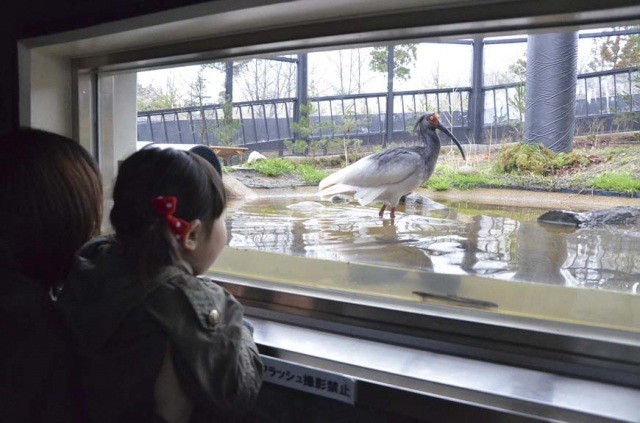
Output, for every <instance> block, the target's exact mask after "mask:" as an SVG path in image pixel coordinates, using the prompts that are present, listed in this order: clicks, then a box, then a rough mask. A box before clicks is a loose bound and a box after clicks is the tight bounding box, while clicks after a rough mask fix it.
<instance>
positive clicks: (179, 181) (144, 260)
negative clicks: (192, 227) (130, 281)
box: [111, 145, 226, 279]
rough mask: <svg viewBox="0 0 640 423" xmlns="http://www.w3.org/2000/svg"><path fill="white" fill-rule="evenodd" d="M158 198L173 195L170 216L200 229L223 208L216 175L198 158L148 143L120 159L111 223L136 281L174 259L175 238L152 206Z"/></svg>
mask: <svg viewBox="0 0 640 423" xmlns="http://www.w3.org/2000/svg"><path fill="white" fill-rule="evenodd" d="M159 196H175V197H176V198H177V208H176V212H175V216H176V217H179V218H180V219H183V220H186V221H187V222H190V221H192V220H194V219H200V220H201V221H202V223H203V224H204V226H205V228H210V227H211V225H210V224H212V223H213V222H214V221H215V220H216V219H218V218H219V217H220V216H221V215H222V212H223V211H224V208H225V207H226V196H225V191H224V186H223V185H222V180H221V178H220V175H219V174H218V173H217V171H216V170H215V169H214V167H213V166H212V165H211V164H210V163H209V162H208V161H207V160H205V159H204V158H202V157H201V156H199V155H198V154H195V153H193V152H191V151H183V150H176V149H173V148H165V149H160V148H158V147H153V146H151V145H150V146H148V147H145V148H143V149H141V150H139V151H137V152H135V153H133V154H132V155H131V156H129V157H128V158H127V159H126V160H124V161H123V162H122V164H121V165H120V169H119V171H118V177H117V178H116V183H115V186H114V188H113V208H112V210H111V224H112V226H113V228H114V229H115V232H116V238H117V239H118V240H119V241H120V242H121V243H122V245H123V246H124V248H125V254H126V257H127V258H128V259H129V260H130V261H131V265H132V266H133V267H134V268H135V269H136V272H137V274H138V276H139V277H140V278H142V279H145V278H147V277H150V276H152V275H153V274H154V273H155V272H157V271H158V270H159V268H160V267H162V266H165V265H171V264H176V263H177V262H178V261H179V260H180V256H179V254H178V243H177V242H176V238H175V236H174V235H173V233H172V232H171V231H170V230H169V227H168V226H167V224H166V221H165V220H164V218H163V217H162V216H160V215H159V214H158V213H157V211H156V209H155V207H154V205H153V203H152V200H153V199H154V198H156V197H159ZM207 235H208V236H210V234H207Z"/></svg>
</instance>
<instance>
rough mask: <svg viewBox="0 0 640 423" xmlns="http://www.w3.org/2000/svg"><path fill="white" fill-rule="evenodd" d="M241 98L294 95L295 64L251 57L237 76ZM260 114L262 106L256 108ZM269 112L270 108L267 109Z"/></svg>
mask: <svg viewBox="0 0 640 423" xmlns="http://www.w3.org/2000/svg"><path fill="white" fill-rule="evenodd" d="M236 80H237V82H238V87H239V89H240V91H241V93H242V98H243V99H246V100H250V101H259V100H266V99H277V98H288V97H293V96H294V95H295V90H296V64H295V63H292V62H289V61H282V60H278V59H277V58H274V59H253V60H250V61H249V62H247V63H246V65H245V67H244V69H243V71H242V72H240V73H239V75H238V77H237V79H236ZM256 113H257V114H258V115H261V113H262V108H258V109H256ZM267 114H268V115H270V114H271V109H269V111H267Z"/></svg>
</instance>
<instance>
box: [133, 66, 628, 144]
mask: <svg viewBox="0 0 640 423" xmlns="http://www.w3.org/2000/svg"><path fill="white" fill-rule="evenodd" d="M482 91H483V93H482V94H483V97H484V113H482V114H480V116H482V122H480V123H477V122H472V121H471V119H470V116H471V115H470V114H469V104H470V98H471V96H472V95H473V89H472V87H458V88H444V89H432V90H415V91H401V92H394V93H393V94H392V96H393V114H392V118H391V119H389V120H387V116H386V114H387V93H371V94H352V95H345V96H325V97H312V98H309V100H308V101H309V104H310V105H311V108H310V110H309V124H308V128H307V129H308V130H309V132H310V138H335V137H348V138H360V139H362V141H363V142H364V143H368V144H375V143H380V142H382V141H383V140H384V139H385V137H388V134H389V133H391V134H393V136H394V139H406V138H408V137H411V136H412V135H413V133H412V130H413V125H414V123H415V121H416V119H417V117H418V116H420V115H421V114H422V113H424V112H425V111H427V110H430V111H437V112H438V113H439V114H440V115H441V118H442V120H443V124H444V125H446V126H447V127H448V128H449V129H451V130H452V131H453V133H454V135H456V137H459V139H463V140H466V141H469V142H474V141H473V139H472V138H473V137H472V136H471V129H472V128H473V127H474V125H475V124H480V125H482V127H483V128H484V130H485V134H487V135H485V137H486V136H490V137H497V138H502V137H505V136H509V134H513V133H518V131H521V130H522V123H523V122H524V118H525V116H524V94H525V89H524V83H513V84H503V85H493V86H486V87H483V88H482ZM297 102H298V100H297V99H296V98H284V99H276V100H260V101H251V102H237V103H233V112H232V113H233V120H234V121H235V122H237V126H238V130H237V132H236V133H235V135H234V137H233V140H232V144H234V145H243V146H247V147H249V148H259V149H260V150H261V151H273V150H280V151H282V148H283V141H284V140H287V139H293V138H295V137H296V133H295V125H294V115H295V110H296V108H297V107H299V105H298V104H297ZM638 111H640V72H639V70H638V68H627V69H617V70H611V71H605V72H593V73H586V74H581V75H578V82H577V89H576V117H577V118H578V123H577V125H576V133H577V134H581V133H589V132H603V131H609V130H613V129H618V130H619V129H640V128H639V127H638V126H639V125H640V122H638V119H635V120H634V119H631V118H626V116H631V115H630V113H631V112H638ZM222 118H223V105H222V104H213V105H206V106H203V107H188V108H182V109H168V110H155V111H145V112H139V113H138V139H139V140H143V141H154V142H167V143H196V144H209V145H216V144H221V140H220V133H221V131H222V129H223V126H224V122H223V119H222ZM386 122H391V123H392V127H391V128H387V123H386Z"/></svg>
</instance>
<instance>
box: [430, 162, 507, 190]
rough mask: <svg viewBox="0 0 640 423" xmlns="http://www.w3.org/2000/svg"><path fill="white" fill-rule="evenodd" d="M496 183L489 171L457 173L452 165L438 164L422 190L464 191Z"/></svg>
mask: <svg viewBox="0 0 640 423" xmlns="http://www.w3.org/2000/svg"><path fill="white" fill-rule="evenodd" d="M497 183H498V180H497V178H496V176H495V175H494V174H493V172H492V171H491V170H490V169H485V171H483V172H478V173H472V174H467V173H460V172H458V170H457V168H456V167H454V166H452V165H449V164H440V165H437V166H436V170H435V171H434V172H433V175H431V177H430V178H429V179H427V181H426V182H425V183H424V184H422V188H430V189H432V190H434V191H446V190H448V189H451V188H458V189H465V190H466V189H473V188H477V187H479V186H487V185H495V184H497Z"/></svg>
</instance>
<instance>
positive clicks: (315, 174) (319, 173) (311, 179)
mask: <svg viewBox="0 0 640 423" xmlns="http://www.w3.org/2000/svg"><path fill="white" fill-rule="evenodd" d="M296 171H297V172H298V173H299V174H300V176H301V177H302V179H303V180H304V181H305V182H306V183H308V184H317V183H319V182H320V181H321V180H323V179H324V178H325V177H327V175H329V172H327V171H324V170H319V169H316V168H315V167H313V166H311V165H308V164H304V163H300V164H298V167H297V168H296Z"/></svg>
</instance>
